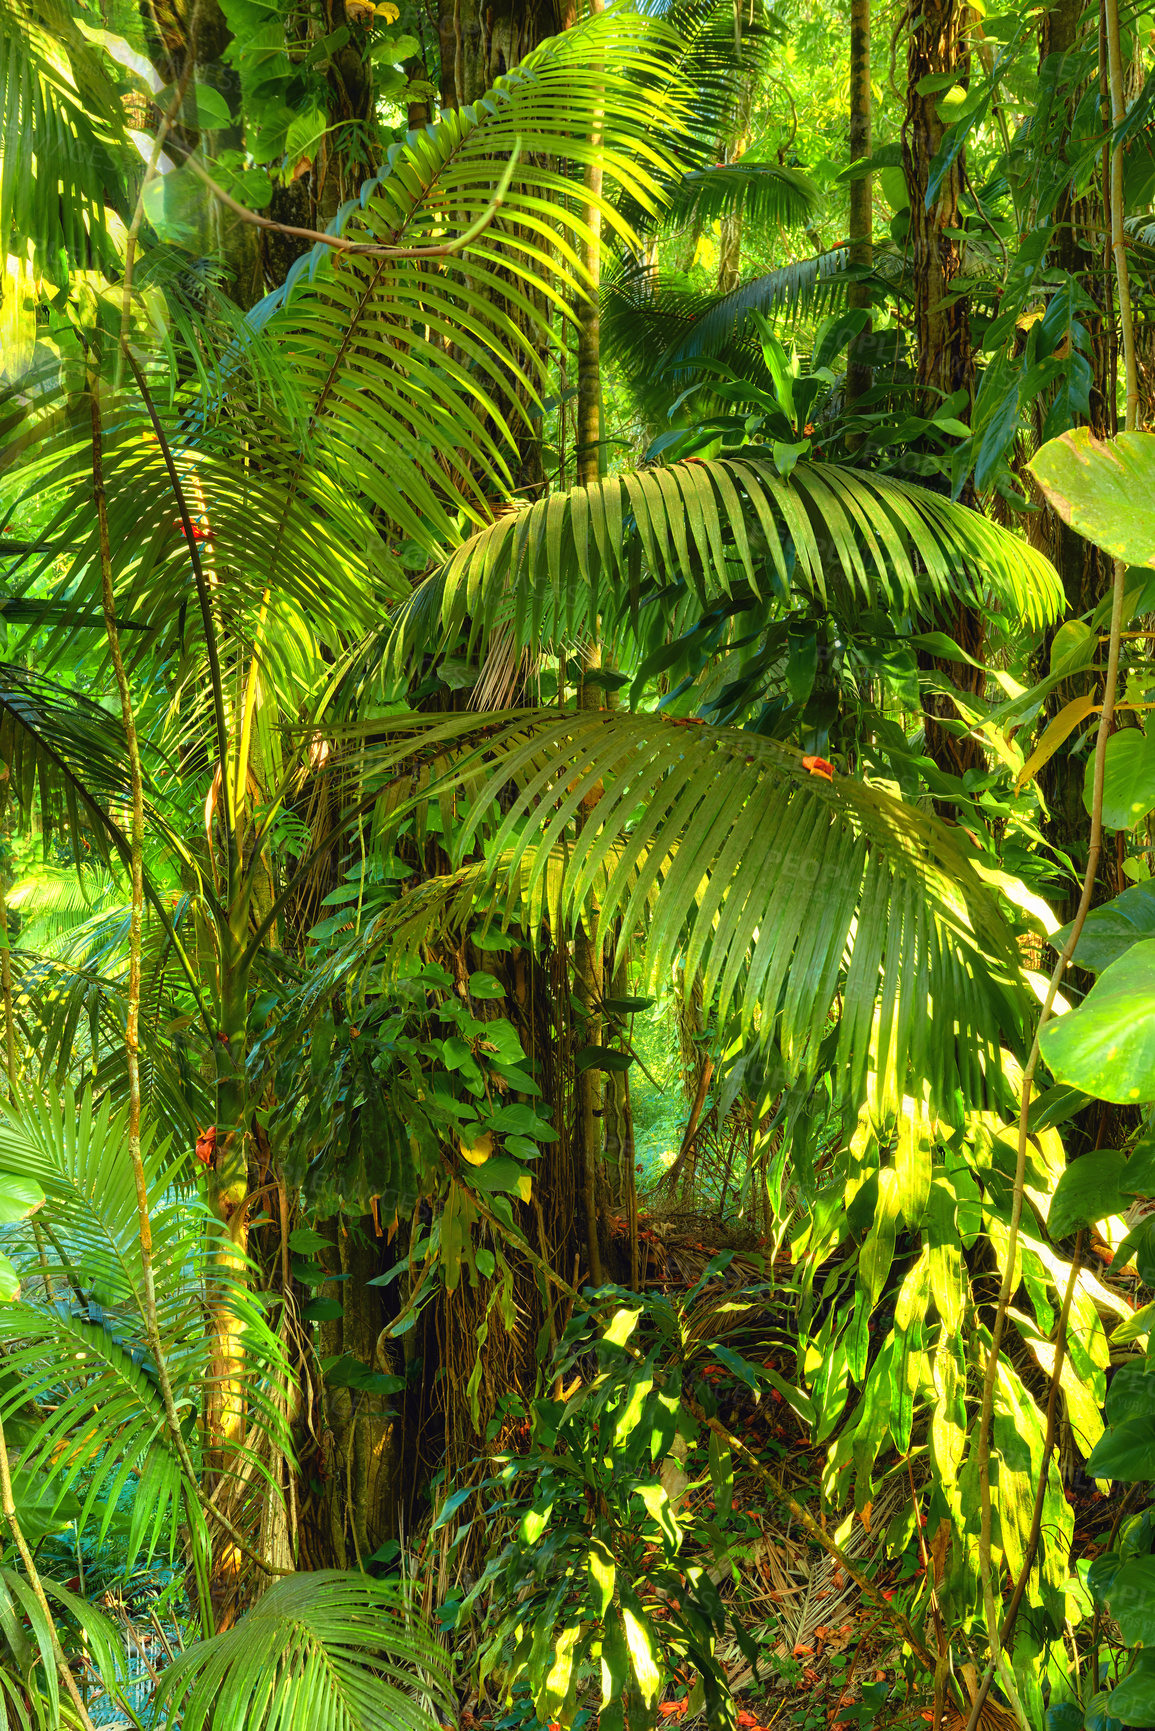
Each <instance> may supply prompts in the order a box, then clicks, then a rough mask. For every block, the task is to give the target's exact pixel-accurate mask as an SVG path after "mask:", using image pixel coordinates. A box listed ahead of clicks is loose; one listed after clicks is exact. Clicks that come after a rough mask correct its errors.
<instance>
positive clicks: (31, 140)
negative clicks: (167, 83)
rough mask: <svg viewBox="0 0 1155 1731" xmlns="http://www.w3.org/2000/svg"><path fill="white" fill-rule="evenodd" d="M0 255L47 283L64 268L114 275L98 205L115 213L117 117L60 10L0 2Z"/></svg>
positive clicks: (54, 4) (118, 193)
mask: <svg viewBox="0 0 1155 1731" xmlns="http://www.w3.org/2000/svg"><path fill="white" fill-rule="evenodd" d="M0 113H2V114H3V116H4V143H3V148H2V149H0V254H5V253H11V254H13V255H15V256H17V257H23V256H24V255H25V254H26V252H27V250H28V249H31V251H32V254H33V259H34V263H35V267H36V269H37V270H38V271H40V272H41V273H42V274H44V275H45V276H47V277H48V278H49V279H50V280H51V281H53V282H57V283H60V282H64V281H66V280H67V276H68V269H69V265H70V264H75V265H80V266H88V265H95V266H97V267H100V266H104V267H106V268H108V269H114V268H115V253H114V250H113V248H112V246H111V245H110V243H109V241H108V237H107V230H106V210H105V206H106V205H112V206H114V207H115V206H117V205H121V206H122V205H123V183H122V179H121V171H120V166H119V161H118V153H119V147H120V146H121V145H122V144H123V142H124V110H123V106H122V104H121V101H120V97H119V95H118V93H117V90H116V86H115V84H114V83H113V81H112V80H111V79H110V78H108V77H107V76H106V73H105V69H104V66H103V64H102V61H101V58H100V55H99V54H98V53H97V52H96V50H95V49H94V48H93V47H92V46H91V45H90V44H89V43H88V42H87V41H86V40H85V38H84V36H83V35H82V34H81V32H80V30H79V29H78V28H77V25H76V21H75V18H74V15H73V14H72V13H71V12H70V11H69V9H68V7H67V6H65V5H63V4H61V3H60V0H0Z"/></svg>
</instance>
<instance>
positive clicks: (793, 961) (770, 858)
mask: <svg viewBox="0 0 1155 1731" xmlns="http://www.w3.org/2000/svg"><path fill="white" fill-rule="evenodd" d="M389 731H390V732H391V733H393V734H394V736H395V737H396V738H397V740H398V744H397V745H396V746H395V747H394V753H395V755H396V760H397V761H398V762H401V761H404V758H405V757H406V756H407V755H408V754H409V753H411V752H412V750H413V744H414V743H419V744H420V746H421V748H422V749H423V751H425V752H429V751H430V750H438V751H443V752H449V751H452V753H453V756H452V760H451V761H452V767H451V768H450V769H449V770H448V771H447V772H446V774H447V779H448V780H449V781H451V782H452V783H453V784H464V786H465V787H466V788H468V790H469V794H470V798H471V809H470V812H469V815H468V817H467V818H464V819H463V820H462V821H461V822H460V823H459V826H458V829H457V833H456V837H455V847H456V849H457V851H458V854H459V856H461V855H466V854H467V853H468V852H469V850H470V849H471V848H472V847H473V846H474V844H475V838H476V837H477V836H478V834H479V831H480V830H481V827H482V825H483V823H486V820H487V818H488V816H489V811H490V802H491V801H493V800H495V799H496V798H497V797H498V795H499V794H501V793H502V792H503V790H505V792H504V797H503V800H502V809H503V815H502V818H501V821H500V822H499V823H496V824H495V825H494V826H493V828H494V833H493V834H492V839H491V840H490V842H489V849H488V852H489V861H488V863H487V864H485V865H484V866H482V867H480V868H469V869H467V870H464V871H459V872H457V873H454V874H453V875H451V876H449V877H447V878H445V879H444V880H443V881H442V882H441V883H438V882H437V881H436V880H435V881H434V882H432V883H429V884H425V885H423V886H421V887H420V888H419V889H418V890H416V891H415V892H414V894H413V895H412V896H411V897H402V898H401V899H400V900H399V901H398V902H397V903H396V905H395V906H394V907H392V908H390V909H389V910H388V912H387V913H386V915H385V916H383V919H382V921H381V922H380V924H379V926H378V929H377V930H376V931H374V932H372V933H370V935H369V941H370V942H371V943H372V944H373V945H374V946H375V947H376V946H380V945H381V944H383V943H385V942H386V941H388V943H389V944H390V945H391V946H392V947H393V948H394V950H395V952H399V951H400V950H401V949H405V948H413V947H416V946H418V945H420V944H422V943H424V942H425V941H426V940H427V938H428V936H429V934H430V932H431V931H432V930H437V929H439V928H444V927H446V926H449V927H452V928H459V927H460V926H462V925H463V924H464V923H465V922H466V921H467V920H468V919H469V917H470V914H471V911H472V909H473V908H474V906H475V904H476V901H477V897H478V894H479V892H481V891H482V890H484V889H485V888H486V887H488V886H489V885H490V884H493V885H495V886H497V887H498V889H499V892H500V899H499V905H500V906H501V907H503V908H504V909H505V910H506V911H507V913H508V914H511V915H513V916H514V917H516V918H518V919H521V918H523V917H526V916H525V915H523V913H522V909H523V908H524V909H527V910H528V918H529V919H530V921H531V922H536V921H537V920H539V919H540V918H541V917H542V915H543V913H545V912H546V911H548V910H550V909H553V908H554V907H557V908H558V909H559V911H560V912H561V914H562V915H563V917H564V916H569V915H572V914H573V913H575V912H577V911H578V910H580V909H581V908H582V907H583V906H584V905H585V903H586V901H587V899H589V898H592V899H593V901H594V902H595V904H596V905H597V907H598V908H599V909H600V918H601V921H602V923H603V927H604V928H605V929H607V930H608V929H610V926H611V922H613V921H614V920H615V919H616V918H617V917H619V916H620V917H621V918H622V921H623V930H624V931H626V932H631V931H633V930H635V929H636V928H639V927H642V928H644V929H645V930H646V933H647V948H646V962H645V972H644V977H645V978H646V979H647V980H648V981H650V982H657V981H659V980H660V979H662V978H664V977H665V975H666V973H667V971H668V969H669V967H670V966H671V963H672V961H673V958H674V955H675V954H676V953H679V954H683V955H684V957H685V963H684V965H685V969H686V974H687V977H688V978H690V979H693V978H694V977H695V976H696V975H697V974H698V973H699V971H700V973H701V977H702V981H703V987H704V990H705V991H706V993H707V994H708V995H709V996H710V997H711V998H712V999H715V1000H716V1001H717V1003H718V1004H719V1006H720V1013H724V1012H725V1010H726V1008H727V1007H728V1006H729V1005H730V1003H731V1002H732V1001H733V1002H736V1003H737V1004H738V1005H739V1006H740V1010H741V1017H742V1020H743V1022H744V1024H745V1025H747V1026H752V1027H754V1028H755V1029H756V1030H757V1032H758V1035H759V1037H760V1038H761V1039H762V1040H763V1041H769V1040H770V1039H771V1038H773V1039H774V1040H775V1041H776V1042H777V1043H778V1044H779V1045H780V1048H781V1051H782V1054H783V1058H784V1061H785V1062H786V1064H787V1066H788V1068H789V1070H790V1072H791V1073H792V1074H794V1073H797V1074H802V1075H804V1076H806V1077H810V1076H812V1075H814V1074H815V1073H816V1072H817V1071H818V1069H819V1068H820V1067H822V1066H826V1065H829V1064H830V1063H832V1062H833V1063H835V1064H836V1065H837V1067H838V1069H839V1072H840V1073H842V1074H845V1077H846V1081H847V1084H848V1097H849V1099H851V1100H852V1101H853V1102H854V1104H855V1105H857V1103H858V1101H859V1100H860V1099H861V1098H863V1096H864V1094H865V1090H866V1085H867V1084H866V1076H867V1071H868V1068H873V1070H874V1072H875V1074H876V1076H877V1078H878V1080H877V1092H878V1096H879V1100H880V1103H881V1104H882V1106H883V1108H884V1109H885V1108H886V1107H887V1106H888V1105H889V1103H890V1102H892V1101H893V1100H894V1099H895V1098H896V1097H901V1095H902V1093H903V1092H905V1091H906V1090H907V1079H908V1075H909V1074H911V1073H913V1074H915V1075H918V1076H921V1077H924V1078H926V1079H927V1080H928V1082H929V1085H930V1087H931V1089H932V1092H933V1095H934V1098H935V1100H936V1101H938V1102H940V1103H941V1104H942V1106H943V1107H944V1109H945V1108H946V1107H947V1106H948V1104H949V1103H950V1102H953V1101H954V1100H956V1099H957V1098H976V1097H978V1096H981V1094H982V1092H983V1088H984V1080H983V1069H982V1056H981V1054H982V1053H983V1052H984V1050H985V1053H986V1061H987V1064H988V1066H989V1067H990V1073H991V1075H992V1077H993V1073H994V1069H995V1068H997V1052H998V1043H997V1042H998V1033H997V1030H1000V1029H1005V1030H1006V1034H1007V1037H1008V1038H1013V1037H1014V1029H1015V1027H1016V1025H1017V1017H1018V1010H1017V1008H1016V983H1015V982H1016V972H1017V970H1016V968H1015V964H1014V961H1013V958H1012V956H1011V954H1010V953H1009V952H1008V951H1007V949H1006V947H1005V939H1004V937H1003V935H1002V932H1001V929H1000V920H999V916H998V913H997V911H996V907H995V904H994V902H993V899H992V898H991V897H990V894H989V892H988V891H987V890H986V888H985V886H984V885H983V884H982V883H981V881H980V880H979V879H978V877H977V876H976V875H975V873H974V871H973V867H972V865H971V863H970V861H969V860H968V858H967V855H966V853H965V852H964V851H963V849H962V848H960V847H959V846H958V844H957V842H956V840H955V838H954V836H953V835H952V834H951V832H950V831H948V830H947V829H946V828H945V827H944V826H942V825H941V824H939V823H938V822H936V820H935V819H934V818H932V817H930V816H928V815H926V814H924V813H921V812H918V811H917V810H916V809H915V808H913V807H910V806H907V805H905V804H902V803H901V802H899V801H897V800H894V799H893V798H892V797H890V796H889V795H887V794H884V793H883V792H881V791H880V790H879V789H876V788H873V787H870V786H868V785H867V784H865V783H863V782H860V781H857V780H854V779H851V778H843V777H841V776H839V777H837V778H836V779H835V780H833V781H830V780H827V779H825V778H824V777H823V776H821V775H818V776H816V775H814V774H813V773H812V772H811V770H810V769H809V767H808V766H807V764H806V763H805V762H804V761H803V760H802V758H801V757H800V755H799V754H798V753H797V751H795V750H793V749H792V748H790V747H788V746H785V745H781V744H779V743H778V742H777V741H774V740H769V739H760V738H758V737H757V736H755V735H752V734H750V733H748V732H745V731H742V730H739V729H723V728H703V727H699V726H691V725H687V724H686V723H677V722H674V723H671V722H668V721H664V720H662V719H661V718H659V717H657V716H630V715H626V714H622V713H615V712H594V713H587V714H585V715H581V716H566V717H562V718H559V717H558V715H557V712H556V711H550V710H540V711H526V712H523V713H522V714H520V715H512V716H499V717H496V718H495V717H491V718H489V719H488V721H487V723H486V726H485V730H484V734H483V737H482V740H481V742H480V743H479V744H476V745H474V744H473V742H472V741H471V739H470V735H472V734H475V733H476V732H477V731H478V730H477V724H476V722H474V721H473V720H472V719H470V718H454V719H452V720H448V721H446V720H432V721H426V720H422V719H419V718H414V719H407V720H405V721H403V722H402V721H398V722H395V723H391V724H390V728H389ZM458 742H460V745H461V747H464V748H466V749H465V751H461V750H460V749H457V750H454V748H455V747H457V746H458ZM388 763H389V759H388V758H385V759H383V760H382V764H381V767H382V768H385V767H387V766H388ZM579 763H580V765H581V766H582V767H581V769H580V771H579V772H578V773H577V774H576V775H575V771H574V766H575V764H579ZM595 787H597V788H600V790H601V793H600V797H599V800H598V807H597V811H598V823H597V825H596V827H595V826H594V825H587V826H586V827H585V828H583V829H582V831H581V832H580V834H578V835H577V836H576V837H572V838H571V839H570V840H569V841H568V843H567V845H566V849H565V854H564V856H563V855H562V854H561V852H560V851H559V849H560V844H561V842H562V838H563V836H564V834H565V830H566V826H567V825H568V824H569V823H570V822H571V821H572V818H573V815H574V813H575V812H576V810H577V808H578V806H579V803H580V801H581V799H582V797H583V795H585V794H586V793H588V792H589V790H591V789H593V788H595ZM432 791H434V789H426V790H425V791H424V792H423V794H422V798H423V799H424V798H426V797H428V795H429V793H430V792H432ZM643 811H644V814H645V815H644V817H641V816H640V814H641V813H642V812H643ZM531 818H532V821H531ZM486 827H488V824H486ZM819 907H821V909H822V916H821V919H820V920H816V919H815V918H814V914H815V910H816V908H819ZM739 994H740V996H739ZM836 994H838V996H839V998H840V1004H841V1020H840V1025H839V1031H838V1035H837V1043H836V1044H835V1045H833V1047H832V1048H831V1049H828V1048H827V1047H826V1046H824V1045H823V1040H824V1036H825V1033H826V1027H827V1017H828V1015H829V1012H830V1008H831V1005H832V1003H833V1000H834V998H835V995H836ZM940 1004H941V1005H943V1006H949V1010H948V1011H947V1014H946V1016H945V1018H944V1019H942V1020H940V1019H939V1017H938V1015H937V1014H936V1012H937V1009H938V1006H939V1005H940ZM956 1024H957V1025H959V1026H962V1027H965V1028H966V1029H967V1030H968V1035H967V1038H966V1039H965V1040H964V1041H961V1042H958V1041H956V1039H955V1027H956Z"/></svg>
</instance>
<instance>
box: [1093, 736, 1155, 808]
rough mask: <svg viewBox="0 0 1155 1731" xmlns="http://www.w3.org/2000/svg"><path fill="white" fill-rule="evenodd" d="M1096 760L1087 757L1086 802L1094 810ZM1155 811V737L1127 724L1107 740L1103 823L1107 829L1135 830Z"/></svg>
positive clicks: (1104, 767) (1104, 769) (1104, 768)
mask: <svg viewBox="0 0 1155 1731" xmlns="http://www.w3.org/2000/svg"><path fill="white" fill-rule="evenodd" d="M1094 776H1095V760H1094V758H1093V757H1089V758H1088V759H1087V767H1086V769H1085V771H1084V774H1083V804H1084V805H1085V806H1086V808H1087V810H1088V811H1090V809H1091V800H1092V793H1093V783H1094ZM1150 811H1155V736H1153V737H1152V738H1150V739H1149V738H1148V737H1147V735H1146V734H1145V733H1144V732H1143V731H1142V729H1141V728H1138V727H1124V728H1123V729H1122V730H1121V731H1120V732H1118V733H1113V734H1112V735H1111V737H1110V739H1108V741H1107V752H1106V758H1105V761H1104V766H1103V823H1104V825H1105V826H1106V828H1107V829H1132V828H1133V827H1134V826H1135V824H1137V823H1139V822H1140V821H1141V820H1142V819H1143V818H1145V817H1146V816H1147V813H1148V812H1150Z"/></svg>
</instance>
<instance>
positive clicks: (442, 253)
mask: <svg viewBox="0 0 1155 1731" xmlns="http://www.w3.org/2000/svg"><path fill="white" fill-rule="evenodd" d="M591 10H596V11H600V10H601V7H600V6H597V7H591ZM520 155H521V143H520V140H518V141H516V142H515V143H514V147H513V150H512V152H511V154H510V158H509V161H508V162H507V163H506V165H505V168H504V170H503V172H502V176H501V179H500V180H499V181H498V184H497V191H496V192H495V193H494V195H493V197H492V198H491V199H490V201H489V203H488V204H487V205H486V207H485V209H484V210H483V211H482V213H481V215H480V216H479V217H478V218H477V220H476V222H472V223H470V225H469V227H468V228H466V229H463V230H462V232H461V233H460V234H459V235H457V236H455V238H454V239H453V240H445V241H439V242H438V243H437V244H436V245H434V246H378V245H376V244H375V243H374V242H372V241H357V240H346V239H345V236H344V235H341V234H326V233H324V232H323V231H322V230H321V229H318V228H297V227H295V226H294V225H293V224H292V223H288V222H276V221H274V219H273V218H272V217H271V216H261V215H260V214H259V213H258V212H257V211H255V210H250V209H249V208H248V206H247V205H244V204H240V203H238V201H237V200H236V199H235V198H234V197H233V196H232V194H231V193H229V192H226V191H225V189H224V187H223V186H220V185H218V183H217V182H216V181H215V180H214V179H213V178H212V176H211V175H210V173H209V172H208V169H207V168H205V167H203V165H202V164H201V163H199V162H198V161H197V159H196V157H195V156H194V155H193V154H192V153H191V152H188V153H187V154H186V155H185V159H184V160H185V167H186V168H191V169H192V171H193V173H194V174H195V175H196V177H197V179H198V180H199V181H200V182H201V184H202V185H203V186H206V187H207V188H208V190H209V191H210V192H211V193H212V195H213V197H214V198H216V199H219V200H220V202H221V203H222V204H223V205H225V206H226V207H227V208H228V209H229V210H231V211H232V212H233V214H234V216H239V217H240V219H241V221H242V222H247V223H251V224H252V226H253V227H254V228H260V229H265V230H266V231H272V233H274V234H288V235H293V236H295V238H296V239H297V240H311V241H312V242H313V244H314V245H315V246H327V247H330V248H331V249H332V251H334V252H336V253H340V254H341V256H342V257H347V256H348V255H349V254H353V255H355V256H358V257H361V258H388V259H422V258H451V257H452V256H453V254H454V253H458V252H463V251H464V249H465V248H466V247H467V246H470V245H472V243H473V242H474V241H475V240H477V239H478V238H479V237H480V236H481V235H483V234H484V233H485V231H486V229H487V228H488V227H489V226H490V224H491V223H492V222H493V220H494V218H495V217H496V215H497V213H498V211H499V210H500V209H501V207H502V205H503V204H504V203H505V195H506V193H507V192H508V191H509V184H510V181H511V180H512V179H513V172H514V169H515V168H516V167H517V163H518V158H519V157H520ZM599 172H600V171H599Z"/></svg>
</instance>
